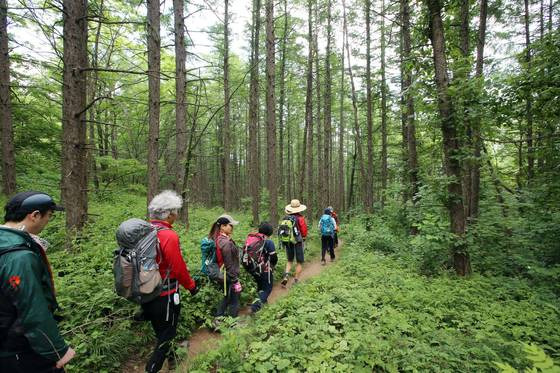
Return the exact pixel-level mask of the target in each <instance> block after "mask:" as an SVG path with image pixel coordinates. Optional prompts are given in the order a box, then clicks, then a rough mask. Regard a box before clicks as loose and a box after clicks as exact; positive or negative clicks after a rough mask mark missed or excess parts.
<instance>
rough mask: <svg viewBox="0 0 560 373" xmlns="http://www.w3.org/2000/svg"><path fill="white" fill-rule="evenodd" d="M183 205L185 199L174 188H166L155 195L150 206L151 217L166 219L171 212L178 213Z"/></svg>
mask: <svg viewBox="0 0 560 373" xmlns="http://www.w3.org/2000/svg"><path fill="white" fill-rule="evenodd" d="M181 206H183V200H182V199H181V196H179V195H178V194H177V193H176V192H175V191H173V190H164V191H163V192H161V193H160V194H158V195H157V196H155V197H154V198H153V199H152V201H151V202H150V205H149V206H148V213H149V214H150V218H152V219H158V220H165V219H167V217H168V216H169V214H171V213H175V214H177V213H178V212H179V209H180V208H181Z"/></svg>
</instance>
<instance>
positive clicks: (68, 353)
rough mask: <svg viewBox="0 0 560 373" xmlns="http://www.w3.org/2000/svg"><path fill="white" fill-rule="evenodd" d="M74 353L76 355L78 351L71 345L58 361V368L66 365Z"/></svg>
mask: <svg viewBox="0 0 560 373" xmlns="http://www.w3.org/2000/svg"><path fill="white" fill-rule="evenodd" d="M74 355H76V351H74V350H73V349H72V347H69V348H68V350H67V351H66V353H65V354H64V356H63V357H62V358H61V359H60V360H59V361H57V362H56V368H57V369H60V368H62V367H63V366H65V365H66V364H67V363H68V362H69V361H70V360H72V358H73V357H74Z"/></svg>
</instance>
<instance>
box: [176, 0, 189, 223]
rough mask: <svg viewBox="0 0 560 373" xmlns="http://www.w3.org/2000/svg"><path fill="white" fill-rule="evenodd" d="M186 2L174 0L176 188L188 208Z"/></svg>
mask: <svg viewBox="0 0 560 373" xmlns="http://www.w3.org/2000/svg"><path fill="white" fill-rule="evenodd" d="M184 13H185V2H184V1H183V0H173V16H174V23H175V132H176V134H175V165H174V166H175V177H174V178H173V180H175V183H176V185H175V189H176V190H177V192H178V193H179V194H180V195H181V198H182V199H183V209H184V210H188V208H189V205H188V197H187V190H188V188H187V185H186V184H184V183H183V182H184V179H185V161H186V152H187V102H186V97H185V93H186V85H187V71H186V67H185V63H186V59H187V50H186V46H185V20H184ZM180 217H181V220H182V222H183V223H185V224H187V225H188V221H186V220H184V218H186V217H188V213H182V214H181V216H180Z"/></svg>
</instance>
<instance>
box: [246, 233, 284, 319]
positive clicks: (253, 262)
mask: <svg viewBox="0 0 560 373" xmlns="http://www.w3.org/2000/svg"><path fill="white" fill-rule="evenodd" d="M273 233H274V228H272V225H271V224H270V223H268V222H262V223H261V224H260V225H259V231H258V233H250V234H249V235H248V236H247V240H246V241H245V247H244V249H243V257H242V263H243V266H244V267H245V269H246V270H247V272H249V273H250V274H251V276H253V278H254V279H255V282H256V283H257V296H258V298H257V299H255V301H254V302H253V304H251V312H252V313H256V312H258V311H259V310H260V309H261V308H262V306H263V305H265V304H266V303H267V301H268V296H269V295H270V293H271V292H272V286H273V283H274V279H273V273H272V272H273V270H274V268H275V267H276V263H278V255H277V254H276V249H275V247H274V242H273V241H272V240H271V239H270V236H272V234H273Z"/></svg>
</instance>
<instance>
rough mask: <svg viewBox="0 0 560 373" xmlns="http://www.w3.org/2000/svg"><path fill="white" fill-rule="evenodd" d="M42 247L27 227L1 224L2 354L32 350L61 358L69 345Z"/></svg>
mask: <svg viewBox="0 0 560 373" xmlns="http://www.w3.org/2000/svg"><path fill="white" fill-rule="evenodd" d="M42 250H43V249H42V248H41V247H40V246H39V245H38V244H37V243H36V242H35V240H33V238H31V236H30V235H29V234H28V233H26V232H23V231H19V230H15V229H10V228H6V227H0V357H6V356H13V355H14V354H16V353H19V352H23V351H25V350H29V347H31V349H33V351H35V352H36V353H38V354H40V355H42V356H43V357H45V358H47V359H50V360H53V361H58V360H59V359H60V358H61V357H62V356H64V354H65V353H66V351H67V350H68V346H67V345H66V343H65V342H64V339H63V338H62V336H61V335H60V332H59V331H58V326H57V324H56V321H55V319H54V318H53V312H54V310H55V309H56V308H57V307H58V305H57V303H56V298H55V294H54V286H53V283H52V280H51V276H50V272H49V264H48V262H47V261H46V257H45V256H44V254H42Z"/></svg>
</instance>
